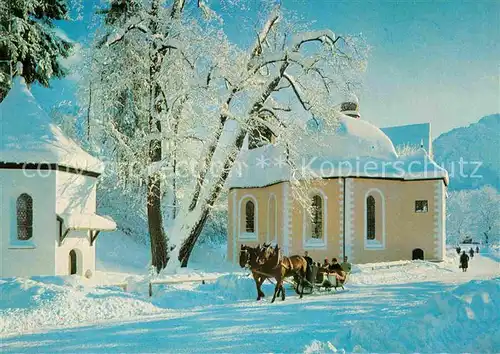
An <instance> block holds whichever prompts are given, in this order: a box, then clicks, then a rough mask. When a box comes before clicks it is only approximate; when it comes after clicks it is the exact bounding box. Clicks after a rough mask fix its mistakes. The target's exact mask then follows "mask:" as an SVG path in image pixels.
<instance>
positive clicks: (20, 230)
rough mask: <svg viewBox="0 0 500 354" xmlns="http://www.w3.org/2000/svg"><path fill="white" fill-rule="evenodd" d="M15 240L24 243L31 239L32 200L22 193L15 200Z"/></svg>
mask: <svg viewBox="0 0 500 354" xmlns="http://www.w3.org/2000/svg"><path fill="white" fill-rule="evenodd" d="M16 214H17V239H18V240H22V241H26V240H29V239H30V238H32V237H33V198H31V196H29V195H28V194H26V193H23V194H21V195H20V196H19V198H17V202H16Z"/></svg>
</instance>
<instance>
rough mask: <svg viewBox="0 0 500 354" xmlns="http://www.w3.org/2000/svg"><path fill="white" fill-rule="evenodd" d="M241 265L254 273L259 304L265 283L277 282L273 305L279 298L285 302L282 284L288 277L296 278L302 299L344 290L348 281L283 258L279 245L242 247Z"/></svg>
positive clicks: (337, 274)
mask: <svg viewBox="0 0 500 354" xmlns="http://www.w3.org/2000/svg"><path fill="white" fill-rule="evenodd" d="M239 263H240V266H241V267H242V268H248V269H250V271H251V272H252V276H253V278H254V280H255V285H256V287H257V301H258V300H260V299H261V298H263V297H264V296H265V294H264V292H263V291H262V288H261V286H262V284H263V283H264V281H265V280H266V279H269V280H270V279H272V278H274V279H275V280H276V286H275V289H274V295H273V299H272V301H271V302H274V301H275V300H276V297H277V296H280V294H281V299H282V300H283V301H284V300H285V288H284V286H283V283H284V282H288V281H287V279H286V278H289V277H293V282H291V284H292V286H293V288H294V290H295V292H296V293H297V294H298V295H300V298H302V296H303V295H304V294H312V293H313V292H314V291H317V290H321V289H326V290H330V289H332V288H334V289H337V288H338V287H341V288H342V289H344V286H343V285H344V283H345V281H346V279H347V275H346V274H345V273H344V272H342V273H343V274H342V273H341V272H330V273H328V272H326V271H323V269H321V268H320V267H317V266H316V265H309V264H308V263H307V260H306V259H305V258H304V257H302V256H297V255H295V256H290V257H287V256H284V255H282V253H281V250H280V248H279V246H278V245H276V246H274V247H272V246H271V245H269V244H264V245H262V246H261V245H258V246H256V247H250V246H245V245H241V248H240V259H239ZM318 274H320V276H318Z"/></svg>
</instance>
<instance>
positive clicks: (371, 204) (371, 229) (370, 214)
mask: <svg viewBox="0 0 500 354" xmlns="http://www.w3.org/2000/svg"><path fill="white" fill-rule="evenodd" d="M366 224H367V225H366V238H367V239H368V240H375V198H374V197H373V196H371V195H370V196H369V197H368V198H366Z"/></svg>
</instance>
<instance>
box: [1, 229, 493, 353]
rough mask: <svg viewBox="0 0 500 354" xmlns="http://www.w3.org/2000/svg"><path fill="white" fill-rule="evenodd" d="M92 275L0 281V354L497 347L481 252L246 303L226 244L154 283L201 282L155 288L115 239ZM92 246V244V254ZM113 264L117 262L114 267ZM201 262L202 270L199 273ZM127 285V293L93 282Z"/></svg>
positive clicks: (140, 250) (201, 252)
mask: <svg viewBox="0 0 500 354" xmlns="http://www.w3.org/2000/svg"><path fill="white" fill-rule="evenodd" d="M100 242H101V243H100V247H101V251H98V258H99V263H98V268H99V269H100V272H97V275H96V279H94V280H93V281H92V282H89V281H86V280H82V279H78V278H76V277H66V278H61V277H43V278H42V277H40V278H31V279H21V278H16V279H2V280H0V290H1V295H2V301H1V303H0V350H1V351H2V352H37V353H38V352H62V351H64V352H75V351H79V352H82V351H83V352H175V353H180V352H307V353H323V352H332V351H336V350H339V351H341V350H345V351H348V352H353V351H355V352H356V351H360V352H363V351H368V352H415V351H418V352H499V350H500V313H499V311H498V308H500V264H499V263H498V259H496V258H495V256H497V255H496V254H494V253H493V254H491V255H490V254H488V255H486V254H484V253H480V254H479V255H477V256H475V257H474V259H473V260H472V261H471V264H470V268H469V271H468V272H467V273H462V272H461V271H460V270H459V269H458V263H457V257H456V253H455V252H454V251H453V250H450V251H449V252H448V255H449V256H450V258H449V260H448V262H444V263H440V264H436V263H428V262H424V261H419V262H391V263H383V264H365V265H362V266H354V269H353V274H352V275H351V278H350V281H349V284H348V286H347V287H346V290H345V291H341V292H338V293H335V292H331V293H321V294H314V295H309V296H305V297H304V298H303V299H299V298H298V297H297V296H295V294H294V293H293V290H291V289H288V290H287V296H288V297H287V300H286V301H285V302H281V301H277V302H276V303H274V304H271V303H270V297H271V295H272V290H273V287H272V285H271V284H266V285H265V286H264V292H265V293H266V294H267V295H268V297H267V298H266V299H265V300H264V301H261V302H256V301H255V297H256V293H255V285H254V283H253V280H252V279H250V278H248V277H247V276H246V273H245V272H241V270H239V269H236V268H232V267H230V266H229V265H227V264H225V262H224V259H223V254H224V251H225V248H223V247H220V249H219V248H213V247H201V248H199V249H198V250H197V251H196V253H195V254H194V256H193V267H192V268H191V269H189V270H186V271H185V273H184V274H176V275H175V276H170V277H166V276H164V278H172V277H175V278H187V277H192V276H195V275H197V276H200V275H202V276H209V275H218V276H219V278H218V280H217V281H215V282H212V283H208V284H199V283H186V284H179V285H168V286H167V285H155V287H154V294H153V297H152V298H149V296H148V289H147V288H148V283H147V280H148V278H147V276H146V275H145V274H147V272H148V271H147V269H148V261H147V258H148V257H147V253H146V254H144V251H145V249H144V246H140V245H136V244H134V243H133V242H131V241H129V240H128V239H127V238H125V237H123V236H122V235H120V234H119V233H115V234H113V235H110V236H109V237H108V238H104V237H103V238H101V239H100ZM98 249H99V247H98ZM117 264H121V265H120V266H118V265H117ZM207 265H210V267H207ZM124 280H126V281H127V282H128V284H129V289H128V292H124V291H122V290H121V289H120V288H117V287H110V286H104V285H101V286H96V284H99V283H100V284H111V283H113V282H121V281H124Z"/></svg>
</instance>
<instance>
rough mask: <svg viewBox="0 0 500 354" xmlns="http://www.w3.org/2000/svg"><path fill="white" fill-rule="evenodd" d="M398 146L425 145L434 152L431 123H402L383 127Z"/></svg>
mask: <svg viewBox="0 0 500 354" xmlns="http://www.w3.org/2000/svg"><path fill="white" fill-rule="evenodd" d="M381 130H382V131H383V132H384V133H385V134H386V135H387V136H388V137H389V139H391V141H392V143H393V144H394V145H395V146H397V147H404V146H410V147H416V148H420V147H423V148H424V149H425V150H426V151H428V152H431V153H432V138H431V125H430V123H422V124H410V125H401V126H397V127H386V128H382V129H381ZM422 144H423V146H421V145H422Z"/></svg>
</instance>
